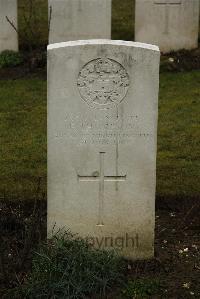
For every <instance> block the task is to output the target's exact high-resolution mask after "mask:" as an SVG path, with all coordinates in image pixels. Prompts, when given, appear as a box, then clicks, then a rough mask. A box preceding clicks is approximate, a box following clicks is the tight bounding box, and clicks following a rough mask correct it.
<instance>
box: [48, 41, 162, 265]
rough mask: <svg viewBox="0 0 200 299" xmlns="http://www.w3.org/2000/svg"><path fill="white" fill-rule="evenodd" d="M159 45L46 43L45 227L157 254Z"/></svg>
mask: <svg viewBox="0 0 200 299" xmlns="http://www.w3.org/2000/svg"><path fill="white" fill-rule="evenodd" d="M159 57H160V55H159V50H158V48H157V47H156V46H151V45H147V44H141V43H133V42H124V41H109V40H90V41H77V42H68V43H60V44H53V45H50V46H49V47H48V231H49V234H51V232H52V227H53V226H54V224H56V227H57V228H64V227H65V228H66V229H70V230H71V231H72V232H73V233H78V234H79V235H80V236H81V237H84V238H88V239H87V240H88V241H89V242H91V243H92V244H94V246H96V247H100V248H106V249H107V248H110V247H111V248H112V247H114V248H116V249H119V250H120V252H121V254H122V255H123V256H125V257H129V258H132V259H136V258H150V257H152V256H153V242H154V217H155V215H154V210H155V208H154V206H155V184H156V136H157V106H158V84H159V82H158V76H159V75H158V74H159Z"/></svg>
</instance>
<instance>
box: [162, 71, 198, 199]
mask: <svg viewBox="0 0 200 299" xmlns="http://www.w3.org/2000/svg"><path fill="white" fill-rule="evenodd" d="M199 99H200V72H199V71H193V72H186V73H163V74H161V78H160V101H159V123H158V158H157V195H158V196H165V197H167V196H187V197H191V196H192V197H193V196H197V195H198V194H199V192H200V186H199V183H198V182H199V179H198V176H199V175H200V172H199V169H200V152H199V146H200V135H199V111H200V101H199Z"/></svg>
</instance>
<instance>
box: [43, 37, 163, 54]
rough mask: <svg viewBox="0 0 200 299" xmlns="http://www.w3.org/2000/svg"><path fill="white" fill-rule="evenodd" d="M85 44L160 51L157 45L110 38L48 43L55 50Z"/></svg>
mask: <svg viewBox="0 0 200 299" xmlns="http://www.w3.org/2000/svg"><path fill="white" fill-rule="evenodd" d="M85 45H114V46H127V47H134V48H142V49H147V50H152V51H157V52H160V51H159V48H158V46H155V45H151V44H145V43H139V42H132V41H123V40H110V39H90V40H77V41H69V42H62V43H55V44H50V45H48V46H47V50H54V49H59V48H65V47H75V46H85Z"/></svg>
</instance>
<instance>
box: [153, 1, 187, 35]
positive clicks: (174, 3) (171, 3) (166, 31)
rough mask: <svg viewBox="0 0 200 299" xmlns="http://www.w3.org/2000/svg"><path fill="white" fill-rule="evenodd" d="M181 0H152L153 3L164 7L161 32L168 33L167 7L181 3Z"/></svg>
mask: <svg viewBox="0 0 200 299" xmlns="http://www.w3.org/2000/svg"><path fill="white" fill-rule="evenodd" d="M181 1H182V0H154V4H157V5H163V6H164V7H165V30H164V32H163V33H165V34H168V33H169V9H170V6H173V5H181Z"/></svg>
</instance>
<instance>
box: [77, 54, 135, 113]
mask: <svg viewBox="0 0 200 299" xmlns="http://www.w3.org/2000/svg"><path fill="white" fill-rule="evenodd" d="M77 85H78V89H79V92H80V95H81V97H82V99H83V100H84V101H86V102H87V103H88V104H89V105H90V107H92V108H100V109H104V108H106V109H107V108H110V107H113V106H116V105H117V104H119V103H120V102H121V101H122V100H123V99H124V97H125V96H126V93H127V90H128V87H129V76H128V74H127V72H126V70H125V69H124V67H123V66H122V65H121V64H120V63H118V62H117V61H115V60H112V59H109V58H98V59H95V60H92V61H90V62H88V63H87V64H86V65H85V66H84V67H83V68H82V70H81V71H80V72H79V76H78V81H77Z"/></svg>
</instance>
